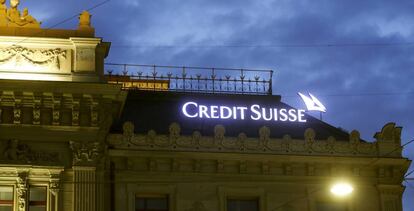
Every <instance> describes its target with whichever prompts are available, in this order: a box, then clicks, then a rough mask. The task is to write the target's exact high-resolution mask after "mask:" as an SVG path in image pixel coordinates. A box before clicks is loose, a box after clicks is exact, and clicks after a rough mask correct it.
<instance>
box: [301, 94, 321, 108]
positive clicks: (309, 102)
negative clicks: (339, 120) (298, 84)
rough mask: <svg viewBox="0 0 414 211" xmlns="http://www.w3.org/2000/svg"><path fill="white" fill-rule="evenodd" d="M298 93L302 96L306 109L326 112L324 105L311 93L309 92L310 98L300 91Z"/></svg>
mask: <svg viewBox="0 0 414 211" xmlns="http://www.w3.org/2000/svg"><path fill="white" fill-rule="evenodd" d="M298 95H299V96H300V97H301V98H302V100H303V102H304V103H305V105H306V108H307V109H308V111H320V112H326V107H325V106H324V105H323V104H322V103H321V101H319V100H318V98H316V97H315V96H313V95H312V94H311V93H309V96H310V98H309V97H307V96H306V95H304V94H302V93H300V92H298Z"/></svg>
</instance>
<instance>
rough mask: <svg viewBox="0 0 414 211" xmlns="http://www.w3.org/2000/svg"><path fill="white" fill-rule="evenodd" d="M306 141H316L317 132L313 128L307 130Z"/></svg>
mask: <svg viewBox="0 0 414 211" xmlns="http://www.w3.org/2000/svg"><path fill="white" fill-rule="evenodd" d="M304 137H305V142H311V143H312V142H313V141H315V137H316V133H315V131H314V130H313V129H312V128H308V129H306V130H305V133H304Z"/></svg>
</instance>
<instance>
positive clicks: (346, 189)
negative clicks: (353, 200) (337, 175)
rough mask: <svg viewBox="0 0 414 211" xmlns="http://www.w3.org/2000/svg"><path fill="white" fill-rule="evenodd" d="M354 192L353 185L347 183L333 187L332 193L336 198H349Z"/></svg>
mask: <svg viewBox="0 0 414 211" xmlns="http://www.w3.org/2000/svg"><path fill="white" fill-rule="evenodd" d="M352 191H354V188H353V187H352V185H351V184H349V183H346V182H340V183H336V184H334V185H333V186H332V187H331V193H332V194H334V195H335V196H339V197H343V196H347V195H349V194H351V193H352Z"/></svg>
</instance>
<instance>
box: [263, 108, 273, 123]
mask: <svg viewBox="0 0 414 211" xmlns="http://www.w3.org/2000/svg"><path fill="white" fill-rule="evenodd" d="M266 110H269V116H268V117H266V113H267V112H266ZM262 114H263V119H264V120H266V121H270V120H272V109H266V108H262Z"/></svg>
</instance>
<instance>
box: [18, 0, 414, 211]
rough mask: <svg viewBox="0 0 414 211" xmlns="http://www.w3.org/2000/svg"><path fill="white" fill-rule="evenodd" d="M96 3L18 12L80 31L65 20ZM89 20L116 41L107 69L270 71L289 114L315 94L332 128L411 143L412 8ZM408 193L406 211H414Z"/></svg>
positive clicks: (204, 4)
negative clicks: (397, 130)
mask: <svg viewBox="0 0 414 211" xmlns="http://www.w3.org/2000/svg"><path fill="white" fill-rule="evenodd" d="M100 2H103V1H102V0H101V1H99V0H98V1H97V0H87V1H85V0H70V1H56V0H54V1H52V0H23V1H22V2H21V5H20V9H23V8H24V7H28V8H29V11H30V13H31V14H32V15H33V16H34V17H35V18H37V19H38V20H40V21H42V22H43V23H42V27H43V28H47V27H51V26H54V25H56V24H57V26H55V27H54V28H71V29H75V28H76V27H77V22H78V20H77V18H72V19H69V20H68V21H65V20H67V19H68V18H70V17H72V16H74V15H76V14H79V13H80V12H81V11H82V10H85V9H88V8H91V7H93V6H95V5H97V4H99V3H100ZM91 14H92V15H93V16H92V24H93V26H94V27H95V29H96V35H97V36H99V37H102V38H103V39H104V41H109V42H112V47H111V51H110V54H109V56H108V58H107V59H106V62H117V63H133V64H157V65H179V66H184V65H185V66H207V67H232V68H259V69H273V70H275V76H274V86H273V89H274V94H277V95H281V96H282V101H284V102H286V103H288V104H290V105H292V106H295V107H303V103H302V102H301V101H300V98H299V97H298V96H297V95H296V93H297V92H298V91H301V92H311V93H313V94H314V95H315V96H317V97H318V98H319V99H320V100H321V101H322V102H323V103H324V104H325V106H326V107H327V110H328V111H327V113H326V114H325V115H324V120H325V121H327V122H328V123H329V124H332V125H334V126H336V127H341V128H344V129H346V130H348V131H351V130H353V129H357V130H359V131H360V132H361V136H362V138H364V139H365V140H368V141H374V138H373V135H374V133H375V132H377V131H380V130H381V128H382V127H383V125H385V124H386V123H387V122H395V123H396V124H397V125H398V126H402V127H403V133H402V142H403V143H406V142H408V141H410V140H412V139H414V124H413V123H414V112H413V109H414V83H413V82H412V81H413V79H414V38H413V37H414V1H413V0H398V1H386V0H363V1H361V0H336V1H333V0H316V1H310V0H290V1H289V0H256V1H254V0H249V1H245V0H204V1H202V0H191V1H190V0H112V1H108V2H106V3H104V4H103V5H101V6H99V7H97V8H95V9H93V10H92V11H91ZM62 22H63V23H62ZM58 23H61V24H58ZM413 152H414V144H411V145H409V146H408V147H407V148H406V149H404V156H406V157H408V158H410V159H413V158H414V155H413ZM412 169H414V168H411V170H412ZM411 177H414V174H413V175H411ZM404 184H406V183H404ZM410 185H411V186H409V185H407V188H406V192H405V193H404V210H414V200H412V199H413V197H414V181H412V182H411V184H410ZM409 198H411V200H409Z"/></svg>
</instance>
